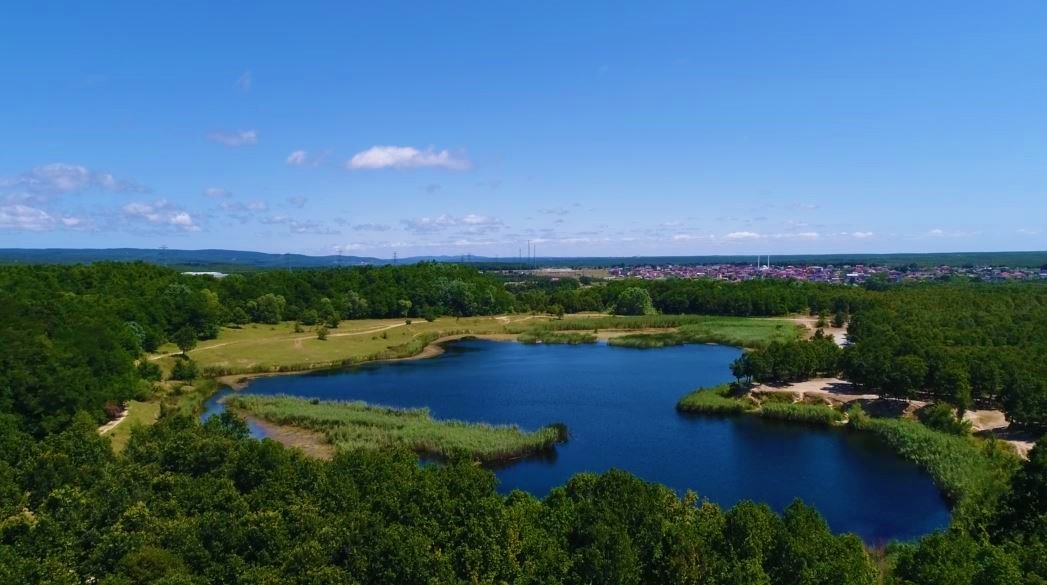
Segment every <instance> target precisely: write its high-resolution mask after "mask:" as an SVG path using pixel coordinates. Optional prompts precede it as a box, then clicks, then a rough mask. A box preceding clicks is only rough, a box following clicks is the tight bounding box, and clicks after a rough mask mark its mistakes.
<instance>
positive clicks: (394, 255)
mask: <svg viewBox="0 0 1047 585" xmlns="http://www.w3.org/2000/svg"><path fill="white" fill-rule="evenodd" d="M396 260H397V258H396V250H393V266H396Z"/></svg>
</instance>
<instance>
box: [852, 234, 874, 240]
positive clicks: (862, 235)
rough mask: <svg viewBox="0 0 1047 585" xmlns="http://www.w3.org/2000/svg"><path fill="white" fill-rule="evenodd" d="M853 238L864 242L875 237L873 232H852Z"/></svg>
mask: <svg viewBox="0 0 1047 585" xmlns="http://www.w3.org/2000/svg"><path fill="white" fill-rule="evenodd" d="M851 237H854V238H858V239H861V240H864V239H866V238H871V237H873V233H872V232H851Z"/></svg>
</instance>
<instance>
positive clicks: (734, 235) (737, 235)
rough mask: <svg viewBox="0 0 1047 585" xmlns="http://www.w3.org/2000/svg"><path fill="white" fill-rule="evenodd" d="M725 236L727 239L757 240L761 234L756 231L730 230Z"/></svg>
mask: <svg viewBox="0 0 1047 585" xmlns="http://www.w3.org/2000/svg"><path fill="white" fill-rule="evenodd" d="M725 237H726V238H727V239H728V240H757V239H760V238H761V237H763V236H761V235H760V234H758V233H756V232H731V233H729V234H727V235H726V236H725Z"/></svg>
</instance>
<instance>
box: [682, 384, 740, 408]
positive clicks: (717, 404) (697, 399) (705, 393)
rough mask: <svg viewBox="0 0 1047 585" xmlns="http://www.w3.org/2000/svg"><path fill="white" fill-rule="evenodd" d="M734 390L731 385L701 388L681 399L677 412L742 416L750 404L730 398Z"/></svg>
mask: <svg viewBox="0 0 1047 585" xmlns="http://www.w3.org/2000/svg"><path fill="white" fill-rule="evenodd" d="M732 389H733V386H731V385H730V384H721V385H719V386H713V387H712V388H699V389H698V390H695V391H694V392H691V393H689V394H687V395H685V396H684V397H683V398H681V399H680V401H679V402H677V403H676V410H678V411H679V412H691V413H702V414H741V413H743V412H745V411H746V410H749V408H751V404H750V403H748V402H746V401H744V400H741V399H739V398H732V397H730V396H729V394H730V393H731V391H732Z"/></svg>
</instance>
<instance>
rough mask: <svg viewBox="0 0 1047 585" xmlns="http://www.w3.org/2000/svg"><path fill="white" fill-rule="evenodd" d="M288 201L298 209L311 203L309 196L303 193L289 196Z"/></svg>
mask: <svg viewBox="0 0 1047 585" xmlns="http://www.w3.org/2000/svg"><path fill="white" fill-rule="evenodd" d="M287 203H288V204H289V205H291V207H294V208H296V209H301V208H303V207H305V204H306V203H309V198H308V197H305V196H303V195H295V196H293V197H288V198H287Z"/></svg>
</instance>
